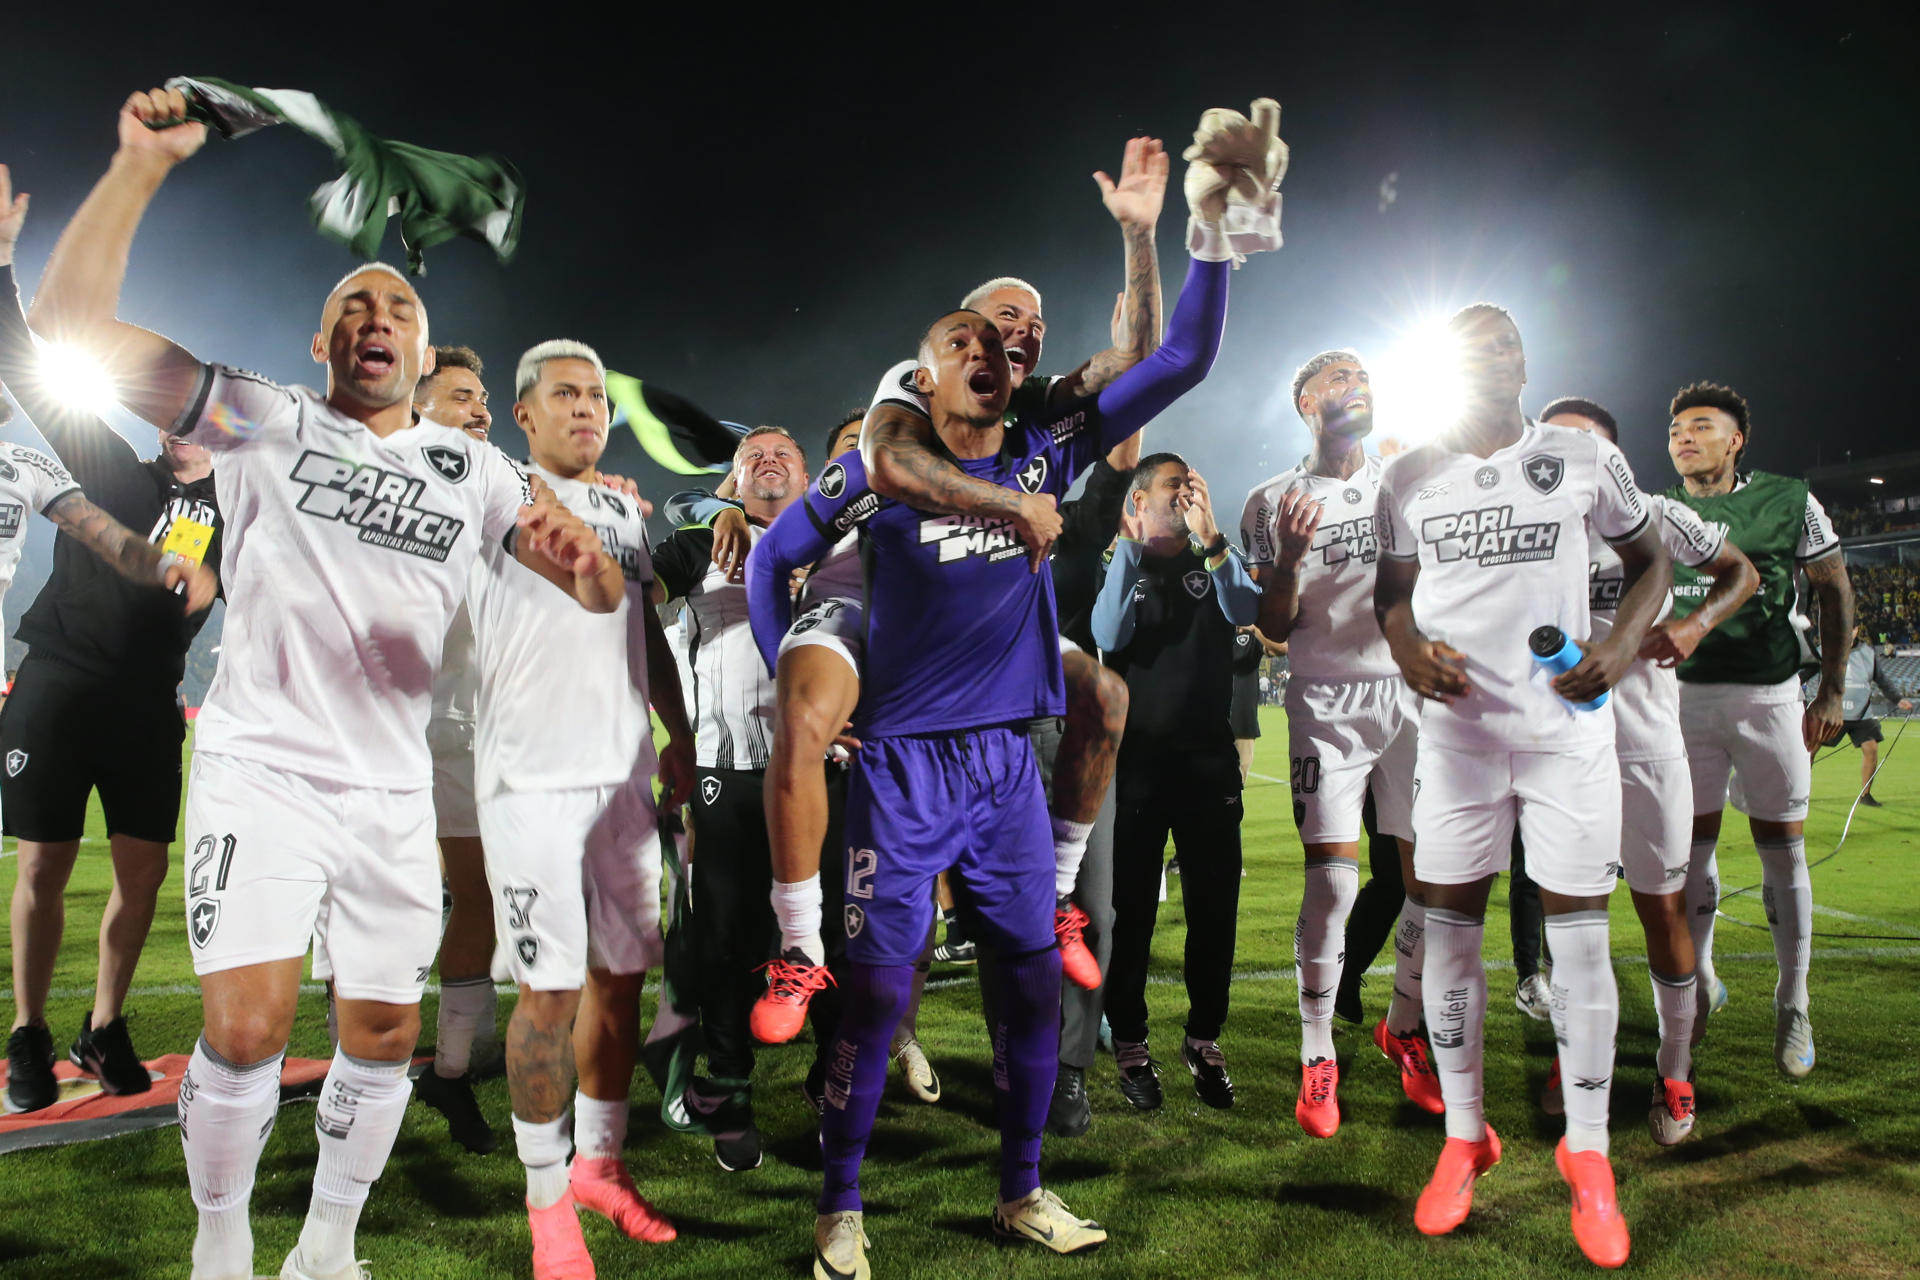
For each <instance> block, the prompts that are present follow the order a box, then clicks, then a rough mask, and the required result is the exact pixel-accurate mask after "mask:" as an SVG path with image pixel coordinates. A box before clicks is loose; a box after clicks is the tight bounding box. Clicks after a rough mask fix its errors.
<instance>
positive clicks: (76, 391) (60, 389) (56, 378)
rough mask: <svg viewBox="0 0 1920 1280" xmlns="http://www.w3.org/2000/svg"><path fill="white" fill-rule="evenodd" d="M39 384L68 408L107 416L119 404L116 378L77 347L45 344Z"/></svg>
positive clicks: (42, 352)
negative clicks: (115, 383) (114, 379)
mask: <svg viewBox="0 0 1920 1280" xmlns="http://www.w3.org/2000/svg"><path fill="white" fill-rule="evenodd" d="M40 381H41V384H42V386H43V387H44V389H45V390H46V392H47V393H48V394H49V395H51V396H52V397H53V398H54V399H56V400H58V401H60V402H61V403H62V404H64V405H65V406H67V407H68V408H69V409H79V410H83V411H85V412H87V413H92V414H104V413H106V412H108V411H109V410H112V409H114V408H117V407H118V406H119V403H120V396H119V394H118V388H117V387H115V385H114V381H113V378H112V377H111V376H109V375H108V373H107V371H106V369H105V368H104V367H103V366H102V365H101V363H100V362H99V361H98V360H96V359H94V358H93V357H92V356H91V355H89V354H88V353H87V352H85V351H82V350H80V349H79V348H77V347H70V346H65V345H63V344H61V343H57V342H49V343H45V344H43V345H42V346H41V347H40Z"/></svg>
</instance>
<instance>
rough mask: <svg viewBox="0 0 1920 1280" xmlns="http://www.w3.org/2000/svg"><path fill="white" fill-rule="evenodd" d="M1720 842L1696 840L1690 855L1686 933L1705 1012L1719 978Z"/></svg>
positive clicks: (1688, 861)
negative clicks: (1717, 849)
mask: <svg viewBox="0 0 1920 1280" xmlns="http://www.w3.org/2000/svg"><path fill="white" fill-rule="evenodd" d="M1717 843H1718V841H1717V840H1695V841H1694V842H1693V845H1692V848H1691V850H1690V851H1689V853H1688V855H1687V932H1688V933H1691V934H1692V935H1693V972H1694V974H1695V978H1696V980H1697V981H1698V982H1699V984H1700V1008H1701V1011H1702V1012H1703V1013H1704V1012H1705V1011H1706V1007H1707V1004H1708V1002H1709V1001H1711V1000H1712V999H1713V988H1714V985H1715V984H1716V983H1717V982H1718V981H1719V977H1718V975H1717V974H1715V973H1714V971H1713V913H1714V912H1715V911H1717V910H1719V908H1720V860H1719V859H1718V858H1717V857H1715V856H1714V847H1715V845H1716V844H1717Z"/></svg>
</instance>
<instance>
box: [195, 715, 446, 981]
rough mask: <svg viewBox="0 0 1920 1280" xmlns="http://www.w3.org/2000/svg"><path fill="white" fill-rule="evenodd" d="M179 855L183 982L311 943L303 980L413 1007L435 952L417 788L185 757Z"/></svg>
mask: <svg viewBox="0 0 1920 1280" xmlns="http://www.w3.org/2000/svg"><path fill="white" fill-rule="evenodd" d="M186 849H187V857H186V871H187V875H186V905H187V939H188V945H189V947H190V948H191V950H192V952H193V971H194V972H195V973H196V974H208V973H218V972H220V971H221V970H223V969H237V968H240V967H241V966H243V965H250V964H260V963H263V962H265V961H269V960H285V959H290V958H292V957H294V956H298V955H302V954H304V953H305V952H306V950H307V945H308V941H309V939H311V940H312V944H313V948H314V952H315V955H316V957H317V958H318V959H317V961H316V970H317V972H316V974H315V976H316V977H325V976H331V978H332V980H333V984H334V990H335V991H336V992H337V993H338V994H339V995H340V996H342V997H344V998H346V999H349V1000H378V1001H382V1002H384V1003H387V1004H417V1003H419V1001H420V990H421V988H422V987H423V986H425V985H426V981H427V974H428V971H429V970H430V969H431V968H432V967H433V956H434V952H435V951H436V950H438V949H439V946H440V855H439V851H438V850H437V849H436V848H435V846H434V836H433V796H432V793H431V792H430V791H428V790H426V789H424V788H422V789H420V790H417V791H386V790H380V789H377V788H373V787H355V786H350V785H348V784H346V783H341V782H332V781H329V780H327V779H325V778H313V777H308V776H306V775H304V774H298V773H291V772H288V771H286V770H284V769H276V768H274V767H272V766H270V765H264V764H260V763H258V762H256V761H252V760H243V759H239V758H237V757H234V756H222V755H214V754H209V753H207V752H196V753H195V755H194V757H193V764H192V766H191V768H190V770H189V774H188V782H187V820H186ZM328 962H331V963H330V964H329V963H328Z"/></svg>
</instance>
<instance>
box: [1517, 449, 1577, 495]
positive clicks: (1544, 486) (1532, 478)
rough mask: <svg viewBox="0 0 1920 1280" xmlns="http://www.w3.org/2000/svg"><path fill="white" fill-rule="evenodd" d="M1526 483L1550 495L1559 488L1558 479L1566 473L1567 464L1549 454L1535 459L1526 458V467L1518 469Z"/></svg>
mask: <svg viewBox="0 0 1920 1280" xmlns="http://www.w3.org/2000/svg"><path fill="white" fill-rule="evenodd" d="M1520 472H1521V474H1522V475H1524V476H1526V478H1527V483H1528V484H1530V485H1532V486H1533V487H1534V488H1536V489H1538V490H1539V491H1540V492H1542V493H1552V492H1553V491H1554V490H1555V489H1558V488H1559V487H1560V478H1561V477H1562V476H1564V475H1566V473H1567V464H1566V463H1564V462H1562V461H1560V459H1558V458H1556V457H1553V456H1552V455H1550V454H1544V453H1543V454H1541V455H1540V456H1539V457H1537V458H1528V459H1527V461H1526V465H1525V466H1523V467H1521V468H1520Z"/></svg>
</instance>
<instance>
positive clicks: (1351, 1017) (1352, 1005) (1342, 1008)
mask: <svg viewBox="0 0 1920 1280" xmlns="http://www.w3.org/2000/svg"><path fill="white" fill-rule="evenodd" d="M1366 985H1367V980H1366V977H1365V976H1364V975H1362V974H1359V973H1356V972H1354V971H1353V970H1352V969H1348V970H1347V971H1346V972H1345V973H1343V974H1341V975H1340V985H1339V986H1338V987H1337V988H1335V990H1334V993H1333V1016H1334V1017H1336V1018H1338V1019H1340V1021H1342V1022H1350V1023H1352V1024H1353V1025H1354V1026H1356V1027H1357V1026H1359V1025H1360V1024H1361V1023H1362V1022H1365V1021H1366V1020H1367V1015H1366V1011H1365V1010H1363V1009H1362V1008H1361V1007H1360V988H1362V987H1364V986H1366Z"/></svg>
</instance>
